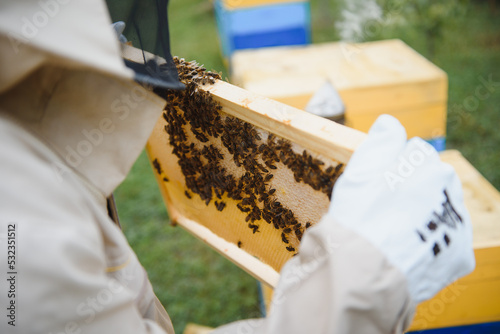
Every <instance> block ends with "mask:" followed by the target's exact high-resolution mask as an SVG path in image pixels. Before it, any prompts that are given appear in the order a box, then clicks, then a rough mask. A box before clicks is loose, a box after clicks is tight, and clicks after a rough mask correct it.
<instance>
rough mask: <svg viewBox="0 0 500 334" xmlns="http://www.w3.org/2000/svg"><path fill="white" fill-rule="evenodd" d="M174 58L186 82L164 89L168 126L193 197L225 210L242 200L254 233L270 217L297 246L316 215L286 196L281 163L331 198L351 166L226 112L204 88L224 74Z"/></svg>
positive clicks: (287, 244) (241, 210) (286, 243)
mask: <svg viewBox="0 0 500 334" xmlns="http://www.w3.org/2000/svg"><path fill="white" fill-rule="evenodd" d="M174 63H175V64H176V66H177V68H178V73H179V78H180V80H181V81H182V82H183V83H184V84H185V86H186V89H185V90H184V91H169V90H167V91H164V92H159V94H160V95H162V96H163V97H164V98H165V99H166V101H167V105H166V108H165V111H164V113H163V121H164V122H165V124H164V127H163V129H164V131H165V132H166V133H167V134H168V144H169V146H170V147H171V149H172V153H173V154H174V155H175V156H176V157H177V159H178V160H177V164H178V166H179V167H180V171H181V173H182V175H183V177H184V182H185V186H186V188H187V190H186V191H185V195H186V197H187V198H188V199H190V200H192V199H195V198H199V199H201V200H202V201H203V202H204V203H205V204H206V205H207V206H208V205H209V204H210V203H211V202H213V204H214V206H215V208H216V209H217V210H218V211H223V210H225V209H226V208H228V207H229V206H235V207H236V208H235V209H237V210H235V211H236V212H238V214H240V215H241V217H243V218H241V222H239V221H236V222H235V223H238V224H239V223H244V224H245V225H246V227H245V228H249V229H250V232H251V235H253V237H260V235H261V234H262V233H256V232H261V231H264V228H265V227H267V225H266V224H265V223H267V224H269V225H270V226H271V227H272V230H273V231H274V230H278V231H277V232H278V233H279V234H278V235H281V242H282V243H283V247H284V248H286V250H288V251H289V252H294V251H295V249H296V248H298V243H299V242H300V240H301V238H302V236H303V233H304V231H305V230H306V229H307V228H308V227H310V226H311V225H313V224H314V221H312V222H311V221H310V219H309V217H307V219H305V218H304V217H299V215H297V214H296V213H295V212H294V210H295V209H296V208H294V207H289V206H288V204H287V201H286V200H283V199H282V196H283V194H284V193H285V191H282V189H281V188H278V186H277V185H278V184H279V182H280V178H281V177H283V174H284V173H283V172H282V171H281V170H288V171H290V172H291V174H292V175H293V177H292V178H293V180H294V182H296V183H299V184H302V185H305V186H307V187H310V188H311V189H312V190H314V191H316V192H321V193H323V194H326V195H327V196H328V198H329V196H330V193H331V191H332V188H333V185H334V183H335V180H336V179H337V178H338V176H339V175H340V174H341V173H342V170H343V165H342V164H336V165H328V164H327V163H325V162H324V161H322V160H321V159H318V158H316V157H314V156H313V154H311V153H310V152H308V151H307V150H304V149H301V150H298V149H297V148H296V147H295V146H294V144H292V143H291V142H290V141H288V140H286V139H284V138H280V137H278V136H276V135H275V134H273V133H268V132H266V131H264V130H262V129H259V128H257V127H256V126H254V125H252V124H250V123H248V122H245V121H243V120H241V119H238V118H236V117H233V116H231V115H229V114H227V113H225V112H224V110H223V108H222V106H221V105H220V104H219V103H218V102H217V101H215V100H213V99H212V97H211V95H210V94H209V93H208V92H207V91H205V90H204V89H202V88H201V86H204V85H211V84H214V83H215V82H216V81H217V80H219V79H220V74H218V73H213V72H209V71H207V70H206V69H205V68H204V67H203V66H200V65H199V64H197V63H195V62H187V61H186V60H184V59H182V58H178V57H174ZM155 161H156V162H158V161H157V160H155ZM153 166H154V168H155V169H156V170H157V172H158V173H159V174H160V173H161V167H159V163H158V165H156V164H155V162H154V161H153ZM157 166H158V167H157ZM169 175H170V174H169ZM277 189H279V191H277ZM323 196H324V195H323ZM227 210H228V209H226V211H224V214H225V213H226V212H227ZM264 222H265V223H264ZM304 226H305V227H304ZM273 233H274V232H273ZM245 242H246V241H245ZM240 243H241V241H239V243H238V246H241V244H240ZM246 245H247V243H246Z"/></svg>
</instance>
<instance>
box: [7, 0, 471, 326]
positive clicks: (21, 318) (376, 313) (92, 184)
mask: <svg viewBox="0 0 500 334" xmlns="http://www.w3.org/2000/svg"><path fill="white" fill-rule="evenodd" d="M0 58H1V59H0V66H1V70H0V146H1V148H0V177H1V181H0V228H1V229H2V230H1V232H0V235H2V238H4V239H2V245H4V242H3V241H6V240H7V239H6V238H7V237H6V236H7V235H9V236H11V235H12V234H11V231H12V229H13V230H14V234H13V235H14V236H15V238H14V239H12V240H14V244H15V261H14V263H12V261H10V260H9V261H10V264H9V265H13V267H7V263H8V258H7V254H6V250H5V249H6V247H5V246H2V250H1V251H0V253H1V255H0V260H1V261H2V262H1V264H0V267H1V268H2V269H1V270H2V275H7V272H11V273H13V274H11V275H10V276H8V279H7V280H6V279H4V278H2V280H1V281H0V282H1V283H0V290H1V291H0V295H1V296H2V297H1V299H0V301H1V304H2V305H1V309H2V310H4V312H6V313H7V312H8V314H7V315H8V317H5V315H4V314H2V317H1V319H2V320H1V321H0V332H1V333H23V334H30V333H47V334H49V333H53V334H56V333H57V334H59V333H122V334H126V333H134V334H138V333H173V332H174V331H173V328H172V324H171V321H170V319H169V317H168V315H167V313H166V312H165V310H164V308H163V306H162V305H161V304H160V303H159V302H158V299H157V298H156V297H155V295H154V293H153V290H152V288H151V284H150V282H149V280H148V278H147V275H146V272H145V270H144V269H143V268H142V266H141V265H140V263H139V261H138V260H137V257H136V256H135V254H134V252H133V251H132V250H131V248H130V246H129V245H128V243H127V240H126V239H125V237H124V235H123V234H122V232H121V231H120V229H119V228H118V227H117V226H116V225H115V224H114V223H113V221H112V220H111V219H110V218H109V216H108V211H107V207H106V198H107V197H108V196H109V195H110V194H111V193H112V191H113V190H114V189H115V188H116V187H117V186H118V185H119V184H120V182H122V181H123V179H124V178H125V176H126V175H127V172H128V171H129V169H130V168H131V166H132V164H133V163H134V161H135V160H136V158H137V156H138V155H139V153H140V152H141V150H142V149H143V147H144V145H145V143H146V140H147V138H148V136H149V134H150V132H151V130H152V128H153V125H154V123H155V122H156V120H157V119H158V117H159V116H160V114H161V112H162V109H163V107H164V105H165V101H163V100H162V99H160V98H159V97H157V96H156V95H154V94H153V93H151V92H150V91H148V90H147V89H145V88H143V87H142V86H141V85H139V84H137V83H135V82H134V81H133V77H134V72H133V71H131V70H129V69H128V68H126V67H125V66H124V64H123V61H122V59H121V56H120V47H119V42H118V39H117V37H116V35H115V34H114V32H113V30H112V28H111V22H110V18H109V15H108V12H107V8H106V7H105V4H104V3H103V2H102V1H99V0H86V1H71V0H41V1H35V0H25V1H20V0H3V1H2V2H1V3H0ZM340 193H341V194H342V196H339V195H338V194H340ZM8 229H9V234H7V231H8ZM9 238H10V237H9ZM471 239H472V236H471V225H470V219H469V216H468V214H467V211H466V209H465V207H464V203H463V198H462V190H461V185H460V182H459V181H458V179H457V176H456V174H455V172H454V171H453V169H452V168H451V167H450V166H448V165H446V164H443V163H441V162H440V160H439V157H438V155H437V154H436V152H435V151H434V150H433V149H432V148H431V147H430V146H429V145H428V144H426V143H425V142H423V141H422V140H419V139H413V140H410V141H407V140H406V134H405V131H404V129H403V128H402V127H401V125H400V124H399V123H398V122H397V121H396V120H395V119H393V118H391V117H389V116H384V117H381V118H380V119H379V120H378V121H377V122H376V124H375V125H374V126H373V127H372V129H371V131H370V134H369V136H368V139H367V140H366V141H365V142H364V143H363V144H362V145H361V146H360V147H359V149H358V150H357V151H356V152H355V154H354V155H353V157H352V159H351V162H350V163H349V165H348V167H347V168H346V170H345V173H344V174H343V176H342V177H341V178H340V179H339V180H338V183H337V185H336V187H335V191H334V193H333V201H332V206H331V208H330V211H329V213H328V214H327V215H326V216H325V217H324V218H323V220H322V221H321V222H320V223H319V224H318V225H317V226H315V227H313V228H311V229H309V230H308V232H307V233H306V234H305V236H304V238H303V240H302V244H301V247H300V253H299V255H298V256H296V257H294V258H293V259H292V260H290V261H289V262H288V263H287V264H286V265H285V267H284V268H283V270H282V272H281V279H280V282H279V284H278V287H277V289H276V293H275V297H274V300H273V302H272V310H271V312H270V315H269V316H268V317H267V318H266V319H260V320H253V321H243V322H237V323H233V324H230V325H227V326H224V327H221V328H219V329H218V330H216V333H255V334H258V333H262V334H264V333H266V334H271V333H273V334H274V333H356V334H358V333H372V334H373V333H401V332H402V331H403V330H404V329H405V328H406V327H407V326H408V325H409V324H410V322H411V320H412V316H413V312H414V307H415V305H416V303H418V302H420V301H423V300H426V299H428V298H430V297H432V296H433V295H434V294H435V293H437V292H438V291H439V290H440V289H442V288H443V287H445V286H446V285H447V284H449V283H450V282H452V281H453V280H455V279H456V278H458V277H460V276H463V275H465V274H467V273H469V272H470V271H471V270H472V269H473V268H474V256H473V251H472V246H471V244H472V241H471ZM8 240H9V242H10V240H11V239H8ZM9 245H10V244H9ZM9 259H11V258H9ZM2 277H4V276H2ZM9 279H10V281H9ZM12 282H14V285H12V284H11V283H12ZM9 289H10V290H9ZM12 289H14V290H13V293H14V297H12V295H11V294H9V295H8V296H7V291H11V290H12ZM5 310H7V311H5ZM9 315H10V317H9Z"/></svg>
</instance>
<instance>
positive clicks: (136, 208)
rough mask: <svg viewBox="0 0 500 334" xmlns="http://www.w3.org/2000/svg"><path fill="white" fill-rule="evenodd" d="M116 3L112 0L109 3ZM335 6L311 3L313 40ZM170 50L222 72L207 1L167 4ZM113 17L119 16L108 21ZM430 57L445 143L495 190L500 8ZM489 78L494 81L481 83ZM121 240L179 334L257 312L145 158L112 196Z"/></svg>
mask: <svg viewBox="0 0 500 334" xmlns="http://www.w3.org/2000/svg"><path fill="white" fill-rule="evenodd" d="M110 2H111V3H114V4H116V3H118V2H117V1H110ZM335 8H336V7H335V5H334V4H333V2H326V1H320V0H316V1H314V0H313V1H312V22H313V40H314V42H323V41H330V40H335V39H336V38H337V34H336V33H335V31H334V29H333V22H332V20H333V19H334V18H335V15H334V14H328V13H329V11H333V10H334V9H335ZM169 9H170V31H171V43H172V52H173V54H175V55H179V56H181V57H184V58H186V59H195V60H197V61H198V62H199V63H202V64H204V65H205V67H207V68H209V69H214V70H216V71H223V73H227V72H226V69H225V68H224V66H223V62H222V59H221V56H220V51H219V46H218V41H217V32H216V27H215V18H214V15H213V11H212V7H211V2H210V1H206V0H205V1H201V0H171V1H170V7H169ZM114 19H115V18H114ZM381 34H382V36H383V37H384V38H401V39H403V40H404V41H405V42H406V43H407V44H409V45H410V46H412V47H413V48H415V49H416V50H417V51H419V52H420V53H422V54H423V55H424V56H429V55H428V53H427V49H426V40H425V37H424V36H423V34H421V33H420V32H419V31H417V30H415V29H412V28H411V27H408V28H404V29H400V30H395V29H391V30H389V29H387V30H385V31H382V32H381ZM432 61H433V62H434V63H436V64H437V65H438V66H439V67H441V68H442V69H444V70H445V71H446V72H447V73H448V77H449V86H450V89H449V115H448V133H447V141H448V147H449V148H456V149H459V150H460V151H461V152H462V153H463V154H464V155H465V156H466V157H467V158H468V159H469V160H470V161H471V162H472V164H473V165H474V166H475V167H476V168H477V169H478V170H479V171H480V172H481V173H483V175H485V176H486V178H487V179H488V180H489V181H490V182H492V183H493V185H494V186H495V187H496V188H497V189H499V188H500V168H499V167H498V166H500V154H499V150H498V147H499V146H500V131H499V126H500V12H499V13H497V14H493V13H491V12H490V10H489V7H488V4H487V2H486V1H482V2H474V4H473V5H471V6H470V8H469V9H468V12H467V15H466V17H463V18H461V19H460V20H459V21H458V22H455V23H454V24H450V25H448V26H446V28H445V31H444V38H443V39H442V40H441V41H440V43H439V44H438V48H437V49H436V53H435V56H434V57H433V59H432ZM489 78H491V79H490V80H491V81H493V82H496V83H497V84H496V85H490V86H489V89H490V90H489V91H485V90H484V89H483V88H480V89H479V92H480V96H479V95H477V94H478V93H477V92H478V88H477V87H480V86H481V85H483V83H482V82H483V81H482V80H486V81H488V80H489ZM115 195H116V201H117V204H118V209H119V213H120V218H121V221H122V225H123V228H124V231H125V234H126V235H127V238H128V240H129V242H130V244H131V245H132V247H133V248H134V250H135V251H136V253H137V255H138V257H139V259H140V260H141V262H142V264H143V266H144V267H145V268H146V270H147V271H148V273H149V277H150V279H151V281H152V283H153V286H154V288H155V291H156V293H157V295H158V297H159V298H160V300H161V301H162V303H163V304H164V305H165V307H166V308H167V311H168V312H169V313H170V316H171V318H172V320H173V322H174V326H175V328H176V332H177V333H182V331H183V330H184V327H185V325H186V323H187V322H195V323H199V324H203V325H208V326H217V325H221V324H224V323H228V322H231V321H234V320H237V319H242V318H249V317H257V316H259V314H260V312H259V302H258V297H257V296H258V291H257V283H256V281H255V280H254V279H253V278H251V277H250V276H249V275H247V274H246V273H245V272H243V271H242V270H241V269H239V268H237V267H236V266H235V265H233V264H232V263H230V262H229V261H227V260H225V259H224V258H223V257H222V256H220V255H218V254H217V253H215V252H214V251H212V250H211V249H210V248H209V247H208V246H205V245H204V244H203V243H202V242H200V241H198V240H197V239H195V238H194V237H192V236H191V235H189V234H188V233H187V232H185V231H184V230H182V228H180V227H172V226H170V225H169V219H168V214H167V212H166V210H165V207H164V205H163V203H162V200H161V196H160V192H159V190H158V188H157V185H156V183H155V180H154V176H153V173H152V170H151V167H150V166H149V164H148V161H147V158H146V155H145V154H142V155H141V156H140V158H139V159H138V160H137V162H136V164H135V165H134V167H133V169H132V171H131V173H130V174H129V176H128V178H127V179H126V181H125V182H124V183H123V184H122V185H121V186H120V187H119V188H118V190H117V191H116V193H115Z"/></svg>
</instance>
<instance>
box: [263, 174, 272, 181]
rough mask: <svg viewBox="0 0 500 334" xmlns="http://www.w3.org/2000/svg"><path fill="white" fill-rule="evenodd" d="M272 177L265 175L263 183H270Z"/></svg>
mask: <svg viewBox="0 0 500 334" xmlns="http://www.w3.org/2000/svg"><path fill="white" fill-rule="evenodd" d="M273 176H274V175H273V174H268V175H266V177H265V178H264V182H268V181H270V180H271V179H272V178H273Z"/></svg>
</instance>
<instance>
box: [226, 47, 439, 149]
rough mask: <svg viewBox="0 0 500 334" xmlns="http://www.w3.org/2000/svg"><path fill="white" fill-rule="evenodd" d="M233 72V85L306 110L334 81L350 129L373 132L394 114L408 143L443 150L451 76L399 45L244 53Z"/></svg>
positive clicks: (237, 56)
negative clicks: (414, 141)
mask: <svg viewBox="0 0 500 334" xmlns="http://www.w3.org/2000/svg"><path fill="white" fill-rule="evenodd" d="M231 70H232V75H231V81H232V83H233V84H235V85H238V86H240V87H242V88H244V89H247V90H249V91H251V92H254V93H256V94H260V95H263V96H267V97H270V98H272V99H275V100H277V101H280V102H283V103H286V104H288V105H291V106H294V107H296V108H298V109H302V110H304V109H305V106H306V105H307V102H308V101H309V99H310V98H311V97H312V96H313V94H314V93H315V92H316V91H317V90H318V89H319V88H320V87H321V86H322V85H323V84H324V83H325V82H326V81H327V80H328V81H330V82H331V83H332V84H333V85H334V87H335V88H336V89H337V90H338V92H339V94H340V96H341V98H342V100H343V101H344V104H345V107H346V110H345V118H346V125H347V126H350V127H352V128H355V129H358V130H360V131H363V132H367V131H368V129H369V128H370V126H371V125H372V124H373V122H374V121H375V119H376V118H377V117H378V116H379V115H380V114H382V113H386V114H391V115H393V116H395V117H396V118H398V119H399V121H400V122H401V123H402V124H403V125H404V126H405V128H406V130H407V132H408V136H409V137H414V136H419V137H422V138H424V139H426V140H429V142H431V144H433V145H434V147H436V149H438V150H439V151H441V150H443V149H444V146H445V145H444V144H445V132H446V110H447V107H446V104H447V97H448V78H447V75H446V73H445V72H444V71H442V70H441V69H439V68H438V67H437V66H435V65H434V64H432V63H431V62H429V61H428V60H427V59H425V58H424V57H423V56H421V55H420V54H418V53H417V52H416V51H414V50H413V49H411V48H410V47H408V46H407V45H406V44H405V43H403V42H402V41H400V40H386V41H380V42H369V43H361V44H347V43H325V44H312V45H308V46H304V47H276V48H265V49H259V50H241V51H237V52H235V53H234V54H233V56H232V58H231Z"/></svg>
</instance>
